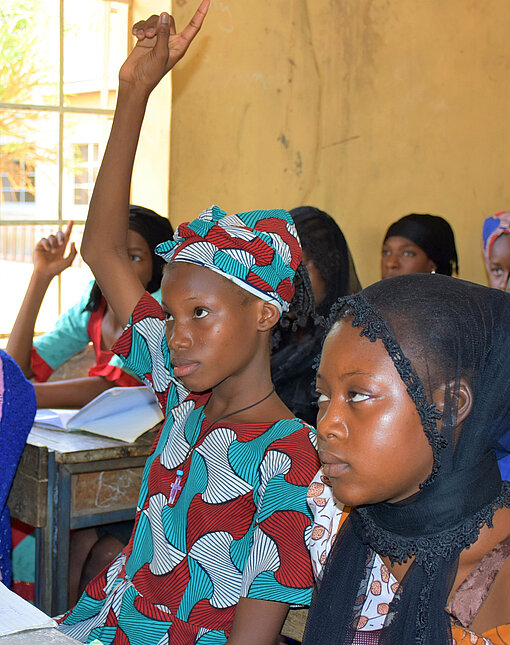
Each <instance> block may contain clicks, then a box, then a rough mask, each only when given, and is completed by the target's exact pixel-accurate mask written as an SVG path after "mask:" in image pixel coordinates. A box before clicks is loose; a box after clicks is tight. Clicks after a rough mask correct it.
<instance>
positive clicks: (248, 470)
mask: <svg viewBox="0 0 510 645" xmlns="http://www.w3.org/2000/svg"><path fill="white" fill-rule="evenodd" d="M114 349H115V351H116V352H117V353H119V354H120V355H121V356H122V357H123V358H125V360H126V361H127V363H128V365H129V367H130V368H131V369H132V370H133V371H134V372H135V373H137V374H139V375H140V376H141V377H143V378H144V380H145V381H146V382H147V383H150V384H151V385H152V387H153V389H154V391H155V392H156V395H157V397H158V399H159V401H160V404H161V406H162V409H163V410H164V411H165V412H166V419H165V423H164V425H163V428H162V430H161V431H160V434H159V436H158V438H157V439H156V442H155V444H154V448H153V452H152V454H151V455H150V457H149V458H148V460H147V463H146V466H145V471H144V476H143V481H142V486H141V490H140V497H139V501H138V509H137V514H136V519H135V528H134V531H133V534H132V536H131V540H130V541H129V544H128V545H127V547H126V548H125V549H124V551H123V552H122V553H121V554H120V555H119V556H118V557H117V558H116V559H115V560H114V561H113V562H112V564H111V565H110V566H109V567H107V568H106V569H105V570H104V571H103V572H102V573H101V574H100V575H99V576H98V577H97V578H96V579H95V580H93V581H92V582H91V583H90V584H89V586H88V587H87V589H86V591H85V592H84V594H83V596H82V597H81V599H80V601H79V602H78V604H77V605H76V607H75V608H74V609H73V610H71V611H70V612H69V613H68V614H67V615H66V616H65V618H64V620H63V622H62V624H61V625H60V629H61V630H62V631H64V632H65V633H67V634H69V635H71V636H74V637H75V638H77V639H78V640H80V641H82V642H90V641H92V640H94V639H95V638H97V639H99V640H100V641H101V642H102V643H103V644H104V645H109V644H110V643H115V644H116V645H121V644H122V645H127V644H131V645H135V644H136V645H140V644H141V643H143V644H144V645H156V644H158V645H163V644H168V645H191V644H195V643H196V644H200V645H221V644H222V643H225V642H226V641H227V638H228V635H229V631H230V628H231V625H232V621H233V618H234V613H235V610H236V605H237V601H238V599H239V597H240V596H243V597H248V598H257V599H263V600H271V601H280V602H285V603H289V604H291V605H298V606H299V605H308V604H309V602H310V598H311V590H312V584H313V575H312V569H311V564H310V558H309V555H308V552H307V546H306V545H307V542H308V538H309V534H310V531H311V515H310V511H309V509H308V507H307V503H306V491H307V487H308V484H309V483H310V481H311V480H312V479H313V476H314V475H315V473H316V472H317V469H318V467H319V462H318V459H317V455H316V451H315V447H314V443H315V431H314V430H313V429H312V428H310V426H308V425H306V424H305V423H304V422H302V421H300V420H299V419H286V420H282V421H277V422H274V423H267V422H266V423H253V424H239V423H228V422H225V421H223V422H219V423H216V424H214V425H213V426H212V427H209V422H208V421H207V420H206V418H205V416H204V406H205V404H206V403H207V400H208V398H209V396H210V393H205V394H200V395H198V394H188V393H187V392H186V391H184V390H183V389H182V386H180V385H178V383H177V382H176V381H174V378H173V370H172V366H171V364H170V360H169V350H168V346H167V343H166V339H165V322H164V316H163V311H162V309H161V307H160V305H159V304H158V303H157V302H156V301H155V300H153V299H152V298H151V297H150V296H149V295H148V294H145V295H144V296H143V297H142V299H141V300H140V302H139V303H138V305H137V307H136V308H135V310H134V312H133V315H132V318H131V321H130V323H129V325H128V327H127V328H126V331H125V332H124V334H123V335H122V336H121V338H120V339H119V340H118V341H117V343H116V345H115V346H114ZM192 446H195V448H194V449H193V450H192V452H191V454H189V451H190V448H191V447H192ZM187 455H188V456H187ZM183 460H184V466H183ZM180 468H182V470H183V472H184V474H183V476H182V484H183V488H182V490H181V491H180V495H179V496H178V497H177V501H176V502H175V504H174V505H171V504H170V502H169V498H170V494H171V490H172V484H173V483H174V482H175V480H176V477H177V471H178V470H179V469H180Z"/></svg>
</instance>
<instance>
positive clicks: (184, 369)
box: [174, 363, 198, 378]
mask: <svg viewBox="0 0 510 645" xmlns="http://www.w3.org/2000/svg"><path fill="white" fill-rule="evenodd" d="M197 367H198V363H182V364H181V365H174V376H176V377H177V378H182V377H183V376H188V375H189V374H191V372H194V371H195V370H196V368H197Z"/></svg>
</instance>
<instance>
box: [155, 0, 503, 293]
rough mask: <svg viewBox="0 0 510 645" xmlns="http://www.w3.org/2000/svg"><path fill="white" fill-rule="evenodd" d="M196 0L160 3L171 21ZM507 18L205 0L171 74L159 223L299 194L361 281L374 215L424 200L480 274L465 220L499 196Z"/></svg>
mask: <svg viewBox="0 0 510 645" xmlns="http://www.w3.org/2000/svg"><path fill="white" fill-rule="evenodd" d="M154 4H155V3H152V7H153V9H152V10H153V11H158V10H160V9H159V8H158V7H155V6H154ZM196 4H198V2H197V1H196V0H188V1H186V0H180V1H179V2H174V15H175V16H176V21H177V26H178V28H179V27H182V26H183V25H184V24H185V22H187V20H189V18H190V15H191V14H192V12H193V11H194V8H195V6H196ZM162 8H163V7H162ZM162 8H161V9H162ZM509 24H510V2H509V0H486V1H485V2H480V1H475V0H470V1H469V0H329V1H328V0H286V1H285V2H284V1H283V0H259V1H258V2H251V3H247V2H240V1H239V0H235V1H234V0H213V1H212V7H211V10H210V14H209V16H208V18H207V22H206V24H205V25H204V27H203V29H202V31H201V33H200V34H199V36H198V39H197V41H196V42H195V43H194V44H193V46H192V49H191V50H190V52H189V53H188V56H187V58H186V59H185V60H183V61H182V62H181V64H180V66H178V67H177V68H176V71H175V72H174V76H173V91H174V103H173V115H172V131H171V151H172V152H171V156H172V164H171V190H170V193H171V195H170V207H171V219H172V221H173V222H174V224H175V223H177V222H179V221H182V220H184V219H189V218H192V217H194V216H195V215H196V214H198V212H199V211H200V210H201V209H202V208H204V207H206V206H208V205H209V204H211V203H213V202H214V203H217V204H218V205H220V206H222V207H223V208H225V209H226V210H228V211H236V210H242V209H250V208H257V207H259V208H263V207H274V206H283V207H287V208H292V207H293V206H297V205H301V204H305V203H308V204H313V205H315V206H318V207H320V208H323V209H324V210H326V211H328V212H330V213H331V214H332V215H333V216H334V217H335V218H336V219H337V221H338V222H339V223H340V224H341V227H342V228H343V230H344V232H345V234H346V237H347V239H348V242H349V244H350V246H351V249H352V251H353V254H354V256H355V259H356V263H357V265H358V269H359V273H360V276H361V279H362V281H363V283H364V284H368V283H369V282H372V281H374V280H376V279H378V277H379V248H380V243H381V240H382V236H383V234H384V231H385V230H386V228H387V226H388V225H389V224H390V223H391V222H392V221H394V220H395V219H398V218H399V217H400V216H402V215H404V214H407V213H409V212H411V211H415V212H430V213H435V214H439V215H443V216H444V217H446V218H447V219H449V220H450V222H451V223H452V225H453V227H454V229H455V232H456V235H457V240H458V249H459V254H460V265H461V277H464V278H466V279H471V280H476V281H480V282H485V274H484V270H483V264H482V260H481V253H480V227H481V221H482V219H483V218H484V217H485V216H487V215H489V214H492V213H494V212H496V211H498V210H502V209H508V208H509V207H510V195H509V194H508V193H509V192H510V188H507V178H508V177H509V176H510V173H509V171H510V154H509V146H508V143H509V134H510V125H509V122H508V119H507V115H508V114H509V107H510V96H509V91H508V88H509V86H510V78H509V76H510V52H509V47H508V26H509Z"/></svg>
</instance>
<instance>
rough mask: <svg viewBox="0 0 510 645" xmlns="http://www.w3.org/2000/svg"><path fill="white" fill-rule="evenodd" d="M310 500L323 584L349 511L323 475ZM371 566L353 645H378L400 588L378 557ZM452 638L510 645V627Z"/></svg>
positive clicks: (459, 630) (315, 561) (314, 551)
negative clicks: (335, 495)
mask: <svg viewBox="0 0 510 645" xmlns="http://www.w3.org/2000/svg"><path fill="white" fill-rule="evenodd" d="M307 498H308V506H309V507H310V510H311V511H312V513H313V517H314V522H313V528H312V532H311V534H310V540H309V542H308V548H309V549H310V555H311V558H312V566H313V570H314V574H315V577H316V578H317V579H318V580H320V579H321V577H322V572H323V569H324V564H325V562H326V558H327V556H328V554H329V552H330V550H331V547H332V546H333V544H334V541H335V537H336V534H337V532H338V529H339V528H340V525H341V524H342V521H343V520H345V519H346V517H347V514H348V511H345V512H344V506H343V504H341V503H340V502H337V501H336V500H335V499H334V497H333V494H332V491H331V486H330V485H329V484H328V480H327V478H326V477H324V476H323V475H322V472H321V471H319V472H318V473H317V474H316V475H315V477H314V478H313V481H312V483H311V484H310V486H309V488H308V493H307ZM367 566H368V567H369V568H370V584H369V586H368V593H367V594H366V595H363V596H360V597H359V606H358V607H356V610H357V612H356V621H357V624H356V629H357V630H358V633H357V634H356V637H355V639H354V641H353V645H377V643H378V641H379V634H380V631H381V630H382V628H383V625H384V620H385V618H386V615H387V613H388V610H389V605H390V602H391V601H392V600H393V597H394V595H395V593H396V592H397V590H398V587H399V583H398V581H397V580H396V578H395V577H394V576H393V575H392V573H391V572H390V571H389V569H388V567H387V566H386V565H385V564H384V562H383V561H382V559H381V558H380V557H379V555H378V554H377V553H373V556H372V559H371V561H370V562H369V563H368V565H367ZM497 632H502V633H503V634H504V636H508V637H509V640H508V641H506V640H503V639H502V637H501V635H500V634H499V633H497ZM493 633H494V635H495V636H496V634H497V639H496V638H494V640H492V634H493ZM452 635H453V642H452V644H451V645H504V644H505V643H506V642H509V643H510V626H506V625H503V626H501V627H500V628H496V629H494V630H490V632H488V633H487V635H486V636H487V638H486V637H484V636H478V635H476V634H474V633H473V632H471V631H469V630H468V629H465V628H463V627H460V626H458V625H452ZM489 638H490V639H491V640H489Z"/></svg>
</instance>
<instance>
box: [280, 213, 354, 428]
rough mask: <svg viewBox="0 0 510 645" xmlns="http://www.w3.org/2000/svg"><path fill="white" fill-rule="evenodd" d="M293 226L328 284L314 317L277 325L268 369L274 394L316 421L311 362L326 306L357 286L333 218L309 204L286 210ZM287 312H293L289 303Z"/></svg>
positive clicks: (298, 413) (320, 337) (319, 344)
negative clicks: (303, 322) (303, 324)
mask: <svg viewBox="0 0 510 645" xmlns="http://www.w3.org/2000/svg"><path fill="white" fill-rule="evenodd" d="M289 212H290V214H291V215H292V219H293V220H294V223H295V225H296V229H297V232H298V235H299V239H300V241H301V247H302V249H303V251H304V252H305V253H306V255H307V257H308V258H309V259H311V260H313V262H314V264H315V266H316V267H317V270H318V271H319V273H320V276H321V278H322V279H323V280H324V282H325V284H326V288H327V293H326V297H325V298H324V301H323V302H321V303H320V304H319V305H317V307H316V313H317V315H318V319H316V320H315V321H314V320H312V319H311V318H310V319H309V320H308V322H307V324H306V327H305V328H304V329H301V330H299V329H298V330H296V329H295V327H294V328H293V326H289V327H288V328H287V329H280V330H279V333H278V335H277V336H278V338H277V342H276V347H275V348H274V350H273V355H272V356H271V374H272V378H273V383H274V385H275V388H276V391H277V393H278V396H279V397H280V398H281V399H282V401H283V402H284V403H285V404H286V405H287V407H288V408H289V409H290V410H292V412H294V414H295V415H296V416H297V417H299V418H300V419H303V420H304V421H307V422H308V423H310V424H311V425H313V426H315V424H316V422H317V410H318V408H317V393H316V391H315V368H314V363H315V361H316V358H317V356H318V355H319V354H320V350H321V347H322V341H323V338H324V326H323V325H320V324H319V323H320V319H321V317H322V318H327V317H328V316H329V312H330V309H331V306H332V305H333V303H334V302H336V300H337V299H338V298H340V297H341V296H346V295H348V294H351V293H355V292H356V291H359V290H360V289H361V285H360V283H359V280H358V276H357V274H356V269H355V267H354V262H353V260H352V257H351V254H350V252H349V248H348V246H347V242H346V241H345V238H344V236H343V233H342V231H341V230H340V228H339V227H338V224H337V223H336V222H335V220H334V219H333V218H332V217H330V215H328V214H327V213H325V212H324V211H321V210H319V209H318V208H314V207H313V206H302V207H299V208H294V209H292V210H290V211H289ZM290 315H291V316H292V306H291V311H290Z"/></svg>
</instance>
